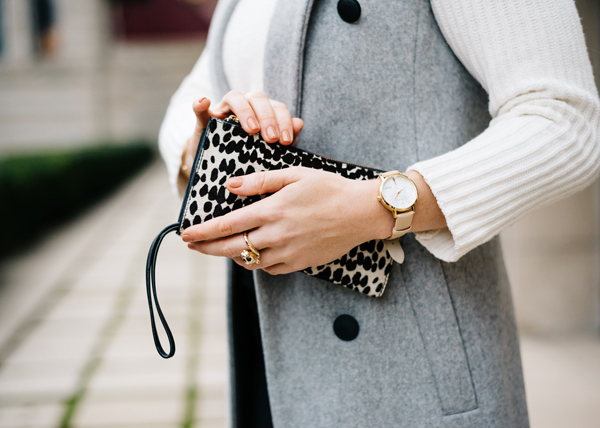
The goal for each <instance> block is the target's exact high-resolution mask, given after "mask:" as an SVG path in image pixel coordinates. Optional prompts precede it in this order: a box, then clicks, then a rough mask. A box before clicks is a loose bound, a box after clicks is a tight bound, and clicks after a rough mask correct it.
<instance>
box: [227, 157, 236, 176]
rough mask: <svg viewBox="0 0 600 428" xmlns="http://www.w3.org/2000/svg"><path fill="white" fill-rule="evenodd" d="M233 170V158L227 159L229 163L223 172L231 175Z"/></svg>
mask: <svg viewBox="0 0 600 428" xmlns="http://www.w3.org/2000/svg"><path fill="white" fill-rule="evenodd" d="M233 171H235V160H234V159H231V160H230V161H229V163H228V164H227V168H226V169H225V172H226V173H227V174H229V175H231V174H232V173H233Z"/></svg>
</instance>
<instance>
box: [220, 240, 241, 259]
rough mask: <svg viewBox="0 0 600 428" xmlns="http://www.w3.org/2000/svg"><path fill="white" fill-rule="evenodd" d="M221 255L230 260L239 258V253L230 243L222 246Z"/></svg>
mask: <svg viewBox="0 0 600 428" xmlns="http://www.w3.org/2000/svg"><path fill="white" fill-rule="evenodd" d="M223 255H224V256H225V257H229V258H230V259H233V258H234V257H239V253H238V252H237V251H236V250H235V249H234V248H233V246H232V245H231V244H230V243H224V244H223Z"/></svg>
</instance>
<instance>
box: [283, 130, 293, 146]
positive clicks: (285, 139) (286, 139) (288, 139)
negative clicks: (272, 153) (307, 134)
mask: <svg viewBox="0 0 600 428" xmlns="http://www.w3.org/2000/svg"><path fill="white" fill-rule="evenodd" d="M281 140H282V141H283V142H284V143H291V142H292V138H291V137H290V133H289V132H287V131H283V132H282V133H281Z"/></svg>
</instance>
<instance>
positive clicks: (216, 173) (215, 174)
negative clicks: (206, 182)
mask: <svg viewBox="0 0 600 428" xmlns="http://www.w3.org/2000/svg"><path fill="white" fill-rule="evenodd" d="M218 176H219V170H218V169H217V168H213V170H212V171H211V173H210V181H212V182H213V183H214V182H215V181H217V177H218Z"/></svg>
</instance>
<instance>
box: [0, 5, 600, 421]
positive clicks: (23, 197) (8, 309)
mask: <svg viewBox="0 0 600 428" xmlns="http://www.w3.org/2000/svg"><path fill="white" fill-rule="evenodd" d="M215 3H216V0H110V1H109V0H0V207H1V209H0V221H2V225H3V228H2V232H1V233H0V428H26V427H27V428H38V427H39V428H42V427H44V428H45V427H61V428H67V427H73V428H74V427H81V428H84V427H107V428H108V427H127V428H134V427H142V426H143V427H157V428H158V427H160V428H168V427H225V426H226V400H225V394H226V388H227V387H226V380H227V362H226V338H225V315H224V284H225V270H224V262H223V260H219V259H209V258H206V257H202V256H200V255H198V254H192V252H190V251H188V250H187V248H185V246H182V245H181V243H180V242H179V240H178V239H177V238H175V237H171V238H167V240H166V241H165V244H164V245H163V247H162V248H161V256H160V263H159V268H158V283H159V284H160V287H159V293H160V297H161V302H162V305H163V309H164V311H165V312H166V314H167V316H168V319H169V321H170V324H171V327H172V329H173V330H174V332H175V335H176V340H177V345H178V350H177V355H176V357H175V358H173V359H172V360H169V361H164V360H162V359H161V358H160V357H158V355H156V351H155V349H154V344H153V342H152V339H151V335H150V329H149V325H148V314H147V302H146V301H145V299H146V297H145V284H144V278H143V272H144V266H145V257H146V252H147V250H148V246H149V244H150V241H151V239H152V238H153V237H154V235H155V234H156V233H157V232H158V231H159V230H160V229H161V228H162V227H164V226H165V225H167V224H169V223H172V222H173V221H175V220H176V218H177V213H178V209H179V201H178V200H177V199H176V198H175V196H173V195H172V194H171V192H170V189H169V187H168V184H167V176H166V170H165V168H164V166H163V165H162V163H161V161H160V160H159V159H158V156H157V150H156V139H157V135H158V130H159V127H160V124H161V121H162V118H163V115H164V112H165V110H166V107H167V105H168V102H169V98H170V97H171V95H172V94H173V92H174V91H175V89H176V88H177V87H178V85H179V83H180V82H181V80H182V79H183V78H184V77H185V76H186V75H187V73H188V72H189V71H190V70H191V68H192V66H193V64H194V63H195V61H196V60H197V58H198V57H199V55H200V53H201V52H202V49H203V46H204V42H205V38H206V33H207V30H208V25H209V22H210V17H211V15H212V12H213V10H214V6H215ZM577 7H578V8H579V12H580V14H581V17H582V23H583V26H584V31H585V33H586V40H587V43H588V50H589V53H590V56H591V58H592V62H593V66H594V69H595V73H596V82H597V83H598V82H600V2H598V1H597V0H578V1H577ZM556 225H560V227H557V226H556ZM502 241H503V248H504V253H505V257H506V262H507V266H508V269H509V276H510V279H511V284H512V288H513V296H514V300H515V309H516V316H517V321H518V325H519V331H520V335H521V346H522V357H523V365H524V371H525V381H526V389H527V397H528V404H529V409H530V415H531V422H532V427H533V428H554V427H557V428H558V427H569V428H583V427H595V428H597V427H600V185H599V184H598V182H597V183H595V184H594V185H593V186H591V187H590V188H588V189H586V190H584V191H583V192H580V193H578V194H576V195H574V196H571V197H570V198H568V199H567V200H564V201H562V202H560V203H558V204H555V205H553V206H551V207H544V208H541V209H540V210H538V211H535V212H532V213H530V214H529V215H528V216H526V217H525V218H523V219H521V220H520V221H519V222H517V223H515V224H514V225H512V226H511V227H509V228H508V229H507V230H506V231H505V232H503V234H502Z"/></svg>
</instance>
